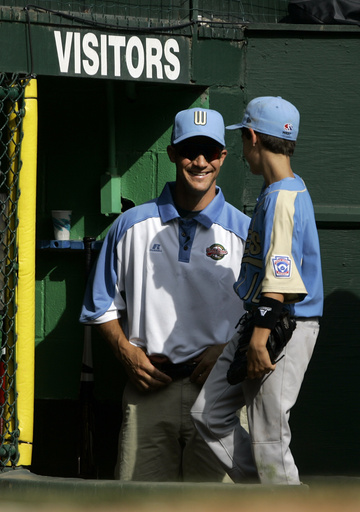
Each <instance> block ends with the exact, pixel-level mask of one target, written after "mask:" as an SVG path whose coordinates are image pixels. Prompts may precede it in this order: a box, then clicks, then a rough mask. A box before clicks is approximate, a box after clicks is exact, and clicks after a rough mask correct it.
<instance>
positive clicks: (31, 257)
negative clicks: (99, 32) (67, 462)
mask: <svg viewBox="0 0 360 512" xmlns="http://www.w3.org/2000/svg"><path fill="white" fill-rule="evenodd" d="M37 108H38V106H37V81H36V80H35V79H32V80H30V81H29V83H28V84H27V86H26V88H25V116H24V119H23V125H22V128H23V139H22V141H21V162H22V165H21V169H20V173H19V189H20V197H19V202H18V220H19V224H18V230H17V250H18V262H19V271H18V272H19V273H18V286H17V294H16V302H17V314H16V334H17V340H16V363H17V370H16V391H17V401H16V407H17V418H18V422H19V431H20V437H19V455H20V457H19V461H18V465H22V466H29V465H30V464H31V457H32V443H33V423H34V377H35V249H36V247H35V244H36V237H35V221H36V165H37V127H38V116H37Z"/></svg>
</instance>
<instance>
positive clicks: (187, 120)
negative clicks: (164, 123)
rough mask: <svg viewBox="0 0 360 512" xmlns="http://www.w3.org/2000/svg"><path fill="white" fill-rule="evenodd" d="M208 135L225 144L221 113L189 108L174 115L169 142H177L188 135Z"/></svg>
mask: <svg viewBox="0 0 360 512" xmlns="http://www.w3.org/2000/svg"><path fill="white" fill-rule="evenodd" d="M199 136H202V137H210V138H211V139H214V140H216V142H218V143H219V144H221V146H225V125H224V119H223V117H222V115H221V114H220V113H219V112H217V111H216V110H210V109H206V108H190V109H188V110H181V112H178V113H177V114H176V116H175V120H174V127H173V131H172V135H171V144H178V143H179V142H182V141H183V140H185V139H189V138H190V137H199Z"/></svg>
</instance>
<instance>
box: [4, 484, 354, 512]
mask: <svg viewBox="0 0 360 512" xmlns="http://www.w3.org/2000/svg"><path fill="white" fill-rule="evenodd" d="M228 491H229V492H224V491H221V492H218V491H217V489H211V488H209V490H208V491H207V492H206V491H205V493H204V489H202V490H201V491H199V492H196V490H191V491H185V492H184V491H183V490H182V491H181V492H179V493H178V492H176V491H174V490H171V491H170V492H163V491H161V492H159V493H157V492H152V493H151V494H147V493H143V492H141V491H135V492H134V493H133V494H131V495H127V496H123V497H119V496H117V497H115V496H114V495H112V493H111V492H109V494H103V495H101V493H100V494H99V495H97V496H96V493H95V495H94V494H93V493H90V495H91V496H89V498H86V496H84V495H82V496H81V497H79V496H77V495H76V494H74V495H72V494H71V493H70V494H68V495H67V494H66V493H65V494H57V493H55V494H54V495H53V496H52V494H51V493H46V496H45V497H42V496H41V494H42V493H39V494H38V495H36V496H35V495H33V496H31V497H30V498H28V499H26V496H24V495H22V493H21V492H19V489H13V490H11V491H10V492H9V491H6V493H5V494H4V493H1V491H0V512H5V511H6V512H35V511H36V512H47V511H49V512H50V511H51V512H65V511H66V512H100V511H101V512H118V511H119V510H120V511H121V512H263V511H264V512H304V511H306V512H315V511H316V512H360V483H352V484H345V485H344V484H341V485H338V484H331V483H330V484H327V485H315V486H310V488H305V486H304V488H302V489H298V490H297V489H294V488H281V489H279V488H269V489H268V488H256V489H254V490H249V489H248V488H246V489H245V488H244V489H238V490H236V492H234V490H233V488H232V489H230V488H229V489H228ZM1 494H3V496H1Z"/></svg>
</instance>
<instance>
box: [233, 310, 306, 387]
mask: <svg viewBox="0 0 360 512" xmlns="http://www.w3.org/2000/svg"><path fill="white" fill-rule="evenodd" d="M237 326H239V327H240V328H239V330H238V335H239V340H238V347H237V349H236V351H235V354H234V360H233V362H232V363H231V364H230V367H229V369H228V372H227V380H228V382H229V383H230V384H238V383H239V382H242V381H243V380H244V379H245V378H246V375H247V357H246V353H247V349H248V346H249V343H250V339H251V335H252V332H253V330H254V313H253V312H248V313H245V315H243V316H242V317H241V318H240V320H239V323H238V324H237ZM295 327H296V322H295V320H294V319H293V318H291V317H290V314H289V312H288V311H287V310H283V311H282V313H281V315H280V317H279V319H278V320H277V322H276V325H275V327H274V329H273V330H272V331H271V333H270V336H269V338H268V341H267V344H266V348H267V350H268V352H269V356H270V360H271V363H272V364H274V363H276V360H277V358H278V357H279V355H280V354H281V352H282V351H283V349H284V347H285V345H286V344H287V343H288V341H289V340H290V338H291V336H292V333H293V332H294V330H295Z"/></svg>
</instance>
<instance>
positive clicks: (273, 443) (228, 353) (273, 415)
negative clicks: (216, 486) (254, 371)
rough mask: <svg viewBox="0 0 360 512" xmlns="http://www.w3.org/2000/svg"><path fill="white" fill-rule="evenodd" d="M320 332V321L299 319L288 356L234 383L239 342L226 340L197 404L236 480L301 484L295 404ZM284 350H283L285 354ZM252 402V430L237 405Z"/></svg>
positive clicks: (204, 427) (195, 414) (195, 412)
mask: <svg viewBox="0 0 360 512" xmlns="http://www.w3.org/2000/svg"><path fill="white" fill-rule="evenodd" d="M318 332H319V322H318V319H317V318H314V319H298V320H297V327H296V329H295V331H294V333H293V336H292V338H291V340H290V341H289V343H288V344H287V346H286V347H285V349H284V351H283V354H284V355H285V357H283V358H282V359H281V360H280V361H279V362H278V363H277V364H276V369H275V371H274V372H272V373H271V374H268V375H266V376H265V377H264V378H263V379H262V380H245V381H244V382H243V383H240V384H236V385H231V384H229V383H228V382H227V380H226V373H227V370H228V368H229V365H230V363H231V362H232V360H233V357H234V353H235V350H236V348H237V340H236V336H234V337H233V338H232V339H231V340H230V341H229V343H228V345H227V346H226V348H225V350H224V352H223V354H222V355H221V356H220V358H219V359H218V361H217V363H216V365H215V366H214V368H213V370H212V372H211V374H210V375H209V377H208V379H207V381H206V383H205V385H204V387H203V388H202V390H201V392H200V394H199V397H198V399H197V400H196V402H195V404H194V406H193V407H192V410H191V415H192V418H193V421H194V422H195V425H196V427H197V429H198V431H199V432H200V434H201V435H202V437H203V438H204V439H205V441H206V442H207V444H208V445H209V447H210V448H211V449H212V450H213V452H214V453H215V455H216V456H217V457H218V459H219V461H220V462H221V464H222V466H223V467H224V469H225V470H226V471H227V473H228V474H229V476H230V477H231V478H232V480H233V481H234V482H239V483H244V482H247V481H255V482H256V481H260V482H261V483H263V484H268V485H271V484H285V485H286V484H288V485H298V484H300V483H301V482H300V480H299V474H298V469H297V467H296V465H295V461H294V459H293V456H292V454H291V451H290V446H289V445H290V440H291V432H290V426H289V416H290V410H291V408H292V407H293V405H294V404H295V402H296V400H297V397H298V394H299V391H300V388H301V384H302V381H303V378H304V374H305V371H306V369H307V366H308V364H309V361H310V359H311V356H312V353H313V350H314V346H315V343H316V339H317V336H318ZM283 354H282V355H283ZM244 405H246V406H247V414H248V424H249V432H250V435H249V434H248V433H247V432H246V431H245V429H244V428H243V427H242V426H241V424H240V421H239V416H238V415H237V414H236V411H237V410H238V409H240V408H241V407H243V406H244Z"/></svg>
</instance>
